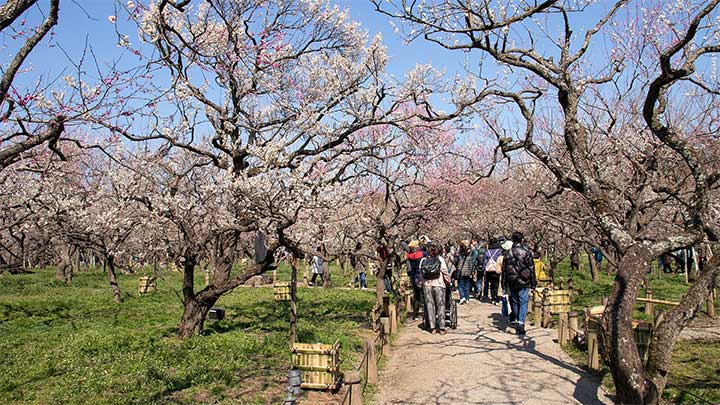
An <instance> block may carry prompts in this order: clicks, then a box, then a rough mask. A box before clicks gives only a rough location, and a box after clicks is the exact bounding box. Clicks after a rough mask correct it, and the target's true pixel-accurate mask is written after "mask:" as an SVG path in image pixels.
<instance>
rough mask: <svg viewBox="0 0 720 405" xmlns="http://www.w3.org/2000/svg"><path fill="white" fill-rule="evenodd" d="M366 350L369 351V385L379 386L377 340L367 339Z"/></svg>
mask: <svg viewBox="0 0 720 405" xmlns="http://www.w3.org/2000/svg"><path fill="white" fill-rule="evenodd" d="M365 350H367V360H365V361H366V362H367V383H368V384H377V381H378V371H377V355H376V354H375V340H374V339H372V338H369V339H365Z"/></svg>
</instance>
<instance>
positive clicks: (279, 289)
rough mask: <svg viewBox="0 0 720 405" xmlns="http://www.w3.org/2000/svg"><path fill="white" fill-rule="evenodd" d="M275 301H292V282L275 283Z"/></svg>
mask: <svg viewBox="0 0 720 405" xmlns="http://www.w3.org/2000/svg"><path fill="white" fill-rule="evenodd" d="M273 290H274V291H275V302H280V301H290V283H275V285H274V286H273Z"/></svg>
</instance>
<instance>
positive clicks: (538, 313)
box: [533, 293, 542, 327]
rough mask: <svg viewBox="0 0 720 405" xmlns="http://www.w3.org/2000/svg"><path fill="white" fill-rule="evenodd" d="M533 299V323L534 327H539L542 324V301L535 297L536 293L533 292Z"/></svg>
mask: <svg viewBox="0 0 720 405" xmlns="http://www.w3.org/2000/svg"><path fill="white" fill-rule="evenodd" d="M533 301H534V304H533V324H534V325H535V326H536V327H540V326H542V301H539V300H538V299H537V293H535V297H534V298H533Z"/></svg>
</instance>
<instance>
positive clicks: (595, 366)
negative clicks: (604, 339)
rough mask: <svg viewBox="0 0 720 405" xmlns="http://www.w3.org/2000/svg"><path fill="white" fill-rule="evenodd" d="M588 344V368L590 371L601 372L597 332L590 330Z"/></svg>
mask: <svg viewBox="0 0 720 405" xmlns="http://www.w3.org/2000/svg"><path fill="white" fill-rule="evenodd" d="M587 344H588V368H589V369H590V370H600V350H599V348H598V335H597V330H595V329H593V328H588V336H587Z"/></svg>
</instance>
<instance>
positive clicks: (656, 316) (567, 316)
mask: <svg viewBox="0 0 720 405" xmlns="http://www.w3.org/2000/svg"><path fill="white" fill-rule="evenodd" d="M561 295H564V294H561ZM552 296H553V295H552V294H551V293H549V291H543V292H536V293H535V299H534V300H532V301H531V302H533V305H532V307H533V308H532V312H533V323H534V325H536V326H541V327H543V328H546V327H549V326H550V324H551V323H552V315H553V314H557V315H558V322H557V327H558V343H559V344H560V346H562V347H564V346H565V345H567V343H568V342H571V341H574V340H576V339H577V337H578V336H579V335H581V334H584V336H585V342H586V343H587V350H588V359H587V367H588V369H591V370H599V369H600V346H599V334H600V318H601V317H602V314H603V312H604V311H605V305H606V303H607V299H604V300H603V305H599V306H595V307H588V308H585V313H584V315H585V316H584V321H585V324H584V326H583V327H582V328H580V326H579V324H580V322H579V314H578V312H577V311H569V305H568V311H562V312H555V311H553V309H554V308H563V307H558V306H557V304H556V303H555V302H553V303H551V302H549V300H550V297H552ZM570 296H572V291H570ZM636 305H644V306H645V313H646V314H652V315H653V322H648V321H641V320H635V321H633V330H634V335H635V342H636V344H637V346H638V351H639V352H640V356H641V358H642V359H643V361H645V360H646V359H647V349H648V347H649V344H650V338H651V336H652V333H653V330H654V327H655V326H656V325H657V324H658V322H660V320H662V310H660V309H659V308H655V307H654V306H655V305H664V306H676V305H679V303H678V302H674V301H669V300H663V299H657V298H654V297H653V292H652V290H651V289H646V291H645V297H639V298H638V299H637V302H636ZM707 314H708V316H710V317H711V318H714V317H715V316H716V314H715V291H713V292H712V293H711V294H710V296H709V297H708V300H707Z"/></svg>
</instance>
